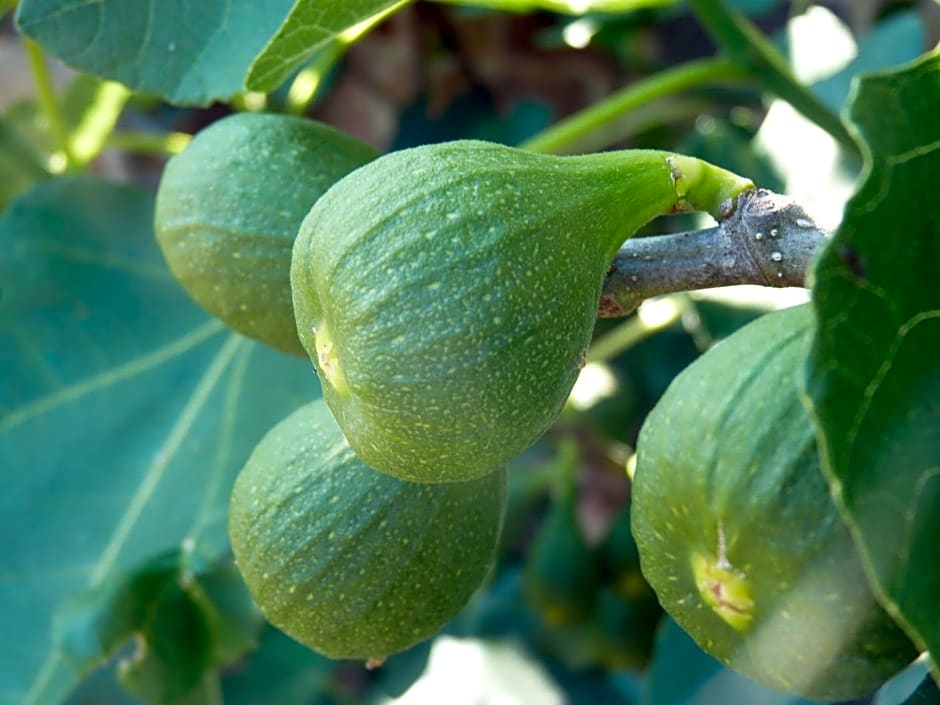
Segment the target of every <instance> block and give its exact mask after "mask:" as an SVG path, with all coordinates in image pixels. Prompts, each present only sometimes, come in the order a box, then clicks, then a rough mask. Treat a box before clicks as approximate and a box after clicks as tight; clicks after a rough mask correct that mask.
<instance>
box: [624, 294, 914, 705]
mask: <svg viewBox="0 0 940 705" xmlns="http://www.w3.org/2000/svg"><path fill="white" fill-rule="evenodd" d="M812 323H813V319H812V312H811V310H810V308H809V306H808V305H805V306H801V307H798V308H793V309H788V310H785V311H781V312H778V313H774V314H769V315H766V316H763V317H761V318H760V319H758V320H756V321H754V322H753V323H750V324H748V325H747V326H745V327H744V328H742V329H740V330H739V331H737V332H736V333H734V334H733V335H731V336H730V337H729V338H728V339H726V340H725V341H723V342H722V343H720V344H719V345H717V346H716V347H714V348H712V349H711V350H709V351H708V352H706V353H705V354H704V355H703V356H701V357H700V358H699V359H698V360H697V361H696V362H694V363H693V364H692V365H690V366H689V367H688V368H687V369H686V370H684V371H683V372H682V373H681V374H680V375H679V376H678V377H676V379H675V380H674V381H673V382H672V384H671V385H670V387H669V389H668V390H667V391H666V393H665V395H664V396H663V398H662V399H661V401H660V402H659V404H658V405H657V406H656V408H655V409H654V410H653V412H652V413H651V414H650V416H649V417H648V418H647V420H646V422H645V423H644V425H643V428H642V430H641V432H640V438H639V442H638V446H637V467H636V473H635V475H634V485H633V500H632V501H633V505H632V507H633V508H632V511H633V517H632V519H633V532H634V536H635V538H636V542H637V546H638V547H639V550H640V560H641V567H642V570H643V573H644V575H645V576H646V578H647V580H648V581H649V583H650V584H651V585H652V586H653V589H654V590H655V591H656V593H657V595H658V596H659V600H660V602H661V603H662V605H663V607H664V608H665V609H666V611H667V612H669V613H670V614H671V615H672V617H673V618H674V619H675V621H676V622H677V623H678V624H679V625H680V626H681V627H683V628H684V629H685V630H686V631H687V632H688V633H689V634H691V635H692V637H693V638H694V639H695V640H696V641H697V642H698V644H699V645H700V646H701V647H702V649H704V650H705V651H707V652H708V653H710V654H711V655H712V656H714V657H716V658H717V659H719V660H720V661H722V662H723V663H725V664H727V665H728V666H730V667H731V668H733V669H735V670H737V671H739V672H741V673H743V674H744V675H746V676H748V677H749V678H751V679H753V680H755V681H757V682H759V683H761V684H763V685H765V686H768V687H770V688H774V689H777V690H781V691H785V692H789V693H794V694H797V695H800V696H803V697H806V698H811V699H815V700H827V701H833V700H850V699H855V698H861V697H865V696H867V695H869V694H870V693H872V692H874V691H875V690H876V689H877V688H878V687H879V686H880V685H881V684H882V683H884V682H885V681H886V680H887V679H888V678H890V677H891V676H892V675H893V674H895V673H896V672H897V671H899V670H900V669H901V668H903V667H904V666H905V665H906V664H907V663H909V662H910V661H911V660H912V659H913V658H915V657H916V655H917V654H916V650H915V649H914V647H913V646H912V645H911V643H910V641H909V640H908V639H907V637H906V636H905V635H904V634H903V633H902V631H901V630H900V629H899V628H898V627H897V626H896V625H895V623H894V622H893V621H892V619H891V618H890V617H889V616H888V614H887V613H886V612H885V611H884V610H883V609H882V608H881V607H880V606H879V604H878V602H877V601H876V599H875V597H874V595H873V594H872V592H871V590H870V588H869V583H868V580H867V579H866V576H865V570H864V569H863V566H862V563H861V561H860V559H859V556H858V553H857V552H856V548H855V545H854V543H853V540H852V537H851V535H850V533H849V529H848V527H847V525H846V524H845V523H844V522H843V520H842V518H841V515H840V513H839V511H838V509H837V507H836V505H835V503H834V502H833V500H832V498H831V496H830V492H829V486H828V484H827V482H826V480H825V478H824V476H823V473H822V470H821V468H820V462H819V456H818V454H817V447H816V437H815V434H814V431H813V428H812V424H811V421H810V418H809V416H808V414H807V413H806V411H805V410H804V409H803V406H802V404H801V402H800V397H799V392H798V375H799V374H800V372H801V370H802V366H803V364H804V360H805V356H806V350H807V345H808V344H809V341H810V338H811V335H812V329H813V325H812Z"/></svg>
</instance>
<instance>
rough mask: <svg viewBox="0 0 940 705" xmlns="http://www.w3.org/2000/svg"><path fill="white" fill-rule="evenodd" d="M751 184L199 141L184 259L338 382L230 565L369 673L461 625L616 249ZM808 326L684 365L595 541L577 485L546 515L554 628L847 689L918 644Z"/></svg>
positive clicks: (228, 303) (544, 612)
mask: <svg viewBox="0 0 940 705" xmlns="http://www.w3.org/2000/svg"><path fill="white" fill-rule="evenodd" d="M748 188H751V183H750V182H749V181H748V180H746V179H743V178H741V177H738V176H736V175H734V174H731V173H729V172H727V171H724V170H721V169H719V168H717V167H714V166H712V165H710V164H707V163H705V162H702V161H700V160H697V159H694V158H691V157H685V156H681V155H676V154H671V153H668V152H660V151H651V150H626V151H619V152H607V153H602V154H592V155H584V156H576V157H555V156H546V155H538V154H533V153H529V152H526V151H523V150H520V149H514V148H511V147H505V146H501V145H496V144H490V143H485V142H476V141H458V142H449V143H443V144H436V145H427V146H423V147H417V148H414V149H408V150H402V151H400V152H394V153H391V154H387V155H384V156H378V155H376V154H375V152H374V151H373V150H372V149H371V148H369V147H367V146H365V145H362V144H361V143H359V142H357V141H356V140H354V139H352V138H351V137H349V136H346V135H343V134H341V133H339V132H337V131H335V130H332V129H331V128H328V127H326V126H322V125H318V124H316V123H312V122H310V121H307V120H301V119H297V118H287V117H283V116H272V115H266V116H261V115H236V116H233V117H230V118H227V119H225V120H222V121H220V122H218V123H216V124H214V125H213V126H211V127H210V128H208V129H207V130H205V131H204V132H203V133H200V134H199V135H197V136H196V137H195V138H194V140H193V141H192V143H191V144H190V146H189V147H188V148H187V149H186V150H185V151H184V152H182V153H181V154H180V155H178V156H177V157H175V158H174V159H173V160H171V161H170V163H169V165H168V167H167V169H166V171H165V173H164V176H163V180H162V182H161V185H160V190H159V193H158V198H157V208H156V219H155V220H156V223H155V225H156V233H157V239H158V241H159V243H160V245H161V247H162V248H163V250H164V253H165V255H166V258H167V260H168V262H169V264H170V268H171V270H172V271H173V272H174V274H175V275H176V277H177V278H178V279H179V280H180V282H181V283H182V284H183V286H184V287H185V288H186V289H187V291H189V292H190V294H191V295H192V297H193V298H194V299H195V300H196V301H197V302H198V303H199V304H201V305H202V306H203V307H204V308H205V309H206V310H207V311H209V312H210V313H212V314H214V315H216V316H218V317H220V318H221V319H222V320H223V321H225V322H226V323H227V324H228V325H229V326H231V327H232V328H234V329H235V330H237V331H239V332H241V333H243V334H245V335H248V336H250V337H253V338H256V339H258V340H260V341H261V342H264V343H266V344H268V345H271V346H273V347H275V348H278V349H281V350H283V351H286V352H293V353H297V352H300V353H306V354H307V355H308V356H309V358H310V360H311V362H312V365H313V367H314V368H315V370H316V372H317V374H318V375H319V378H320V382H321V387H322V390H323V400H318V401H313V402H312V403H311V404H309V405H308V406H306V407H304V408H302V409H299V410H297V411H296V412H295V413H293V414H292V415H290V416H288V417H287V418H285V419H284V420H283V421H282V422H281V423H279V424H278V425H276V426H275V427H274V428H272V429H271V430H270V431H269V432H268V434H267V435H266V436H265V437H264V439H263V440H262V441H261V442H260V443H259V444H258V446H257V447H256V449H255V451H254V452H253V453H252V455H251V457H250V458H249V459H248V461H247V463H246V465H245V467H244V469H243V470H242V472H241V474H240V476H239V478H238V480H237V482H236V483H235V486H234V489H233V492H232V498H231V511H230V523H229V533H230V537H231V542H232V547H233V550H234V553H235V558H236V561H237V565H238V567H239V569H240V571H241V573H242V575H243V576H244V578H245V581H246V583H247V584H248V587H249V589H250V590H251V592H252V594H253V596H254V598H255V600H256V602H257V604H258V605H259V607H260V608H261V610H262V611H263V612H264V614H265V615H266V616H267V618H268V619H269V620H270V621H271V622H272V623H273V624H275V625H276V626H278V627H279V628H281V629H282V630H283V631H285V632H286V633H288V634H290V635H291V636H293V637H294V638H295V639H297V640H298V641H301V642H302V643H304V644H306V645H308V646H310V647H311V648H313V649H315V650H317V651H320V652H321V653H324V654H327V655H328V656H331V657H334V658H355V659H365V660H372V661H380V660H381V659H383V658H385V657H386V656H388V655H390V654H393V653H395V652H397V651H400V650H402V649H405V648H408V647H409V646H411V645H412V644H414V643H416V642H418V641H420V640H423V639H426V638H428V637H429V636H431V635H433V634H434V633H435V632H437V631H438V630H440V629H441V628H442V627H444V626H445V625H446V624H447V623H448V622H449V621H450V620H451V619H453V617H454V616H455V615H456V614H457V613H458V612H459V611H460V610H461V609H462V608H463V606H464V605H465V604H466V603H467V601H468V600H469V598H470V596H471V595H472V594H473V593H474V591H475V590H477V588H479V587H480V586H481V585H482V584H483V582H484V581H485V580H486V578H487V576H488V575H489V573H490V572H491V570H492V568H493V565H494V561H495V559H496V556H497V549H498V546H499V542H500V534H501V531H502V526H503V523H504V519H505V511H506V509H505V507H506V481H507V480H506V474H507V471H506V468H507V466H508V464H509V463H510V462H511V461H512V460H513V459H514V458H515V457H517V456H518V455H519V454H520V453H522V452H523V451H524V450H526V449H527V448H528V447H529V446H531V445H532V444H533V443H534V442H535V441H536V440H537V439H538V438H539V437H540V436H541V435H542V434H543V433H544V432H545V431H546V430H547V429H548V428H549V426H550V425H552V423H553V422H554V421H555V420H556V418H557V417H558V415H559V413H560V412H561V410H562V407H563V405H564V403H565V401H566V399H567V397H568V394H569V392H570V390H571V387H572V385H573V384H574V381H575V379H576V377H577V375H578V373H579V370H580V367H581V366H582V365H583V360H584V357H585V353H586V350H587V347H588V345H589V344H590V341H591V336H592V332H593V326H594V321H595V318H596V314H597V308H598V301H599V298H600V293H601V287H602V284H603V282H604V278H605V275H606V272H607V269H608V267H609V264H610V262H611V260H612V258H613V256H614V254H615V252H616V251H617V249H618V248H619V246H620V245H621V244H622V242H623V241H624V240H625V239H626V238H628V237H630V236H631V235H632V234H633V233H635V232H636V231H637V230H638V229H639V228H640V227H641V226H643V225H644V224H645V223H647V222H649V221H650V220H651V219H653V218H655V217H657V216H659V215H663V214H667V213H673V212H678V211H687V210H704V211H708V212H710V213H711V214H713V215H715V216H716V217H717V216H719V215H720V214H722V213H723V212H724V209H725V208H726V207H727V204H728V203H729V202H730V201H731V199H733V198H735V197H736V196H737V195H739V194H740V193H741V192H742V191H744V190H746V189H748ZM807 321H808V314H807V313H806V312H805V311H802V310H800V311H797V312H791V313H785V314H778V315H777V316H772V317H767V318H766V319H762V320H761V321H759V322H758V323H756V324H754V325H753V326H751V327H750V328H748V329H745V330H743V331H741V332H740V333H739V334H738V335H736V336H732V338H731V339H729V340H728V341H726V342H724V343H723V344H722V345H721V346H719V347H718V348H716V349H715V350H713V351H710V352H709V353H707V354H706V355H704V356H703V357H702V358H701V359H700V360H699V361H698V362H697V363H695V364H694V365H692V366H691V367H690V368H689V369H688V370H687V371H686V372H685V373H684V374H683V375H681V376H680V377H679V378H677V379H676V380H675V382H674V383H673V386H672V387H671V388H670V390H669V392H667V394H666V396H665V398H664V399H663V400H662V402H661V403H660V405H659V406H658V407H657V409H656V410H655V411H654V413H653V414H652V415H651V417H650V419H649V420H648V421H647V423H646V425H645V426H644V429H643V433H642V434H641V438H640V443H639V447H638V467H637V472H636V482H635V494H634V500H633V506H632V510H631V511H630V512H626V511H625V512H624V513H623V515H622V516H620V517H618V519H617V521H616V522H615V523H614V525H613V526H612V528H611V531H610V534H609V536H608V537H607V539H606V540H605V541H604V542H603V543H602V544H601V546H600V547H594V548H589V547H587V546H586V545H585V543H584V540H583V538H582V537H581V535H580V533H579V530H578V527H577V523H576V521H575V518H574V510H573V500H572V498H571V497H562V498H561V499H559V500H558V501H557V502H556V503H555V504H554V505H553V506H552V508H551V509H550V511H549V513H548V515H547V516H546V517H545V520H544V522H543V523H542V525H541V528H540V529H539V531H538V534H537V536H536V539H535V540H534V542H533V544H532V546H531V549H530V552H529V555H528V558H527V561H526V568H525V576H524V589H525V594H526V596H527V598H528V600H529V602H530V603H531V604H532V606H533V607H534V608H535V610H536V612H537V613H538V614H539V615H540V616H541V618H542V619H543V620H544V622H545V623H546V625H548V626H549V627H551V628H553V629H560V630H568V632H567V633H570V634H572V635H577V638H575V639H574V643H579V644H586V645H589V646H588V647H586V648H593V647H592V646H590V645H597V644H603V645H604V648H603V649H601V651H600V652H599V653H601V652H604V653H607V654H616V656H613V657H599V658H598V661H599V662H600V663H604V664H605V665H608V666H612V667H619V666H630V667H641V666H642V665H644V664H645V663H646V662H647V660H648V659H649V658H650V653H651V651H652V648H653V635H654V632H655V628H656V624H657V623H658V621H659V619H660V617H661V608H660V604H661V605H662V607H664V608H665V609H666V611H667V612H669V613H670V614H671V615H672V616H673V618H675V619H676V621H678V622H679V624H680V625H682V626H683V627H684V628H685V629H686V630H687V631H689V632H690V633H691V634H692V635H693V636H694V637H695V638H696V639H697V641H698V642H699V643H700V645H701V646H702V648H704V649H705V650H706V651H708V652H709V653H711V654H713V655H715V656H716V657H717V658H719V659H720V660H722V661H724V662H725V663H727V664H728V665H730V666H731V667H732V668H735V669H738V670H740V671H741V672H743V673H745V674H747V675H749V676H751V677H753V678H754V679H755V680H758V681H760V682H763V683H765V684H768V685H770V686H771V687H774V688H778V689H781V690H786V691H788V692H793V693H798V694H801V695H805V696H807V697H814V698H824V699H846V698H853V697H860V696H862V695H864V694H867V693H870V692H872V691H873V690H874V689H876V688H877V687H878V686H879V685H880V684H881V683H882V682H884V680H886V679H887V678H888V677H889V676H891V675H892V674H893V673H894V672H895V671H897V670H898V669H899V668H900V667H901V666H903V665H904V664H905V663H906V662H907V661H909V660H910V659H911V658H912V656H913V652H912V647H911V645H910V643H909V642H908V640H907V639H906V637H905V636H904V635H903V634H902V633H901V632H900V630H899V629H898V628H897V626H895V624H894V623H893V621H892V620H891V619H890V617H889V616H888V615H887V614H885V613H884V612H883V611H882V610H881V608H880V607H879V606H878V604H877V601H876V599H875V598H874V596H873V595H872V594H871V593H870V591H869V590H868V587H867V585H868V583H867V580H866V579H865V576H864V572H863V570H862V568H861V565H860V563H859V561H858V557H857V554H856V552H855V549H854V546H853V543H852V540H851V536H850V535H849V533H848V531H847V529H846V528H845V526H844V525H843V523H842V521H841V519H840V517H839V515H838V512H837V511H836V510H835V508H834V506H833V504H832V501H831V500H830V498H829V494H828V489H827V485H826V482H825V480H824V478H823V477H822V475H821V473H820V471H819V461H818V457H817V454H816V448H815V444H814V438H815V437H814V434H813V431H812V427H811V424H810V422H809V419H808V418H807V417H806V415H805V412H803V411H802V408H801V406H800V404H799V400H798V395H797V392H796V386H795V381H794V380H795V374H796V372H795V370H797V369H798V367H799V365H800V364H801V360H802V358H801V355H802V354H803V352H802V351H803V348H802V346H803V344H804V341H805V339H806V331H807V330H808V329H809V328H810V327H811V326H810V325H809V324H808V323H807ZM755 418H757V419H759V422H758V423H756V424H755V422H754V419H755ZM631 514H632V518H631ZM634 537H635V542H634ZM641 569H642V572H641ZM654 591H655V592H654Z"/></svg>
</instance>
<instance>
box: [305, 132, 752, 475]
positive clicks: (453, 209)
mask: <svg viewBox="0 0 940 705" xmlns="http://www.w3.org/2000/svg"><path fill="white" fill-rule="evenodd" d="M750 187H751V183H750V181H748V180H746V179H742V178H741V177H738V176H736V175H734V174H731V173H729V172H726V171H723V170H721V169H718V168H717V167H714V166H712V165H710V164H706V163H705V162H702V161H699V160H697V159H693V158H691V157H684V156H680V155H675V154H670V153H666V152H656V151H643V150H633V151H622V152H608V153H601V154H592V155H586V156H575V157H556V156H549V155H540V154H533V153H529V152H526V151H523V150H520V149H514V148H511V147H505V146H501V145H496V144H490V143H485V142H475V141H458V142H451V143H444V144H436V145H427V146H423V147H417V148H414V149H409V150H403V151H400V152H395V153H392V154H388V155H385V156H383V157H381V158H379V159H377V160H375V161H373V162H371V163H370V164H368V165H366V166H365V167H363V168H361V169H358V170H356V171H355V172H353V173H351V174H350V175H349V176H347V177H345V178H343V179H342V180H340V181H339V182H337V183H336V184H335V185H334V186H333V187H332V188H330V190H329V191H327V193H326V194H324V196H323V197H322V198H321V199H320V200H319V201H317V203H316V204H315V205H314V207H313V208H312V209H311V211H310V213H309V215H308V216H307V217H306V219H304V221H303V224H302V225H301V228H300V232H299V234H298V237H297V240H296V242H295V245H294V252H293V260H292V264H291V287H292V291H293V301H294V310H295V314H296V319H297V328H298V334H299V336H300V340H301V342H302V343H303V345H304V347H305V348H306V350H307V352H308V354H309V355H310V357H311V359H312V361H313V363H314V365H315V366H316V368H317V370H318V372H319V373H320V375H321V378H322V379H323V381H324V385H323V388H324V396H325V398H326V400H327V402H328V403H329V405H330V408H331V409H332V410H333V412H334V414H335V415H336V418H337V421H338V422H339V425H340V427H341V428H342V429H343V432H344V433H345V435H346V437H347V438H348V439H349V443H350V445H351V446H352V447H353V448H354V449H355V450H356V452H357V453H358V454H359V455H360V456H361V457H362V459H363V460H364V461H365V462H367V463H369V464H370V465H371V466H372V467H374V468H376V469H378V470H380V471H382V472H387V473H389V474H392V475H395V476H398V477H401V478H405V479H410V480H416V481H421V482H446V481H453V480H468V479H472V478H475V477H480V476H483V475H486V474H487V473H490V472H493V471H494V470H495V469H497V468H500V467H502V466H504V465H506V464H507V463H508V462H509V461H510V460H511V459H512V458H513V457H515V456H516V455H518V454H519V453H520V452H522V451H523V450H525V449H526V448H527V447H528V446H530V445H531V444H532V443H533V442H534V441H535V440H536V439H537V438H538V437H539V436H540V435H541V434H542V433H543V432H544V431H545V430H546V429H547V428H548V426H549V425H551V423H552V422H553V421H554V419H555V418H556V417H557V415H558V413H559V412H560V411H561V409H562V407H563V405H564V403H565V400H566V398H567V396H568V393H569V391H570V390H571V387H572V385H573V384H574V381H575V379H576V377H577V374H578V371H579V368H580V365H581V362H582V360H583V356H584V353H585V350H586V348H587V346H588V344H589V342H590V339H591V334H592V330H593V326H594V321H595V319H596V314H597V308H598V301H599V299H600V292H601V285H602V283H603V280H604V275H605V273H606V271H607V268H608V267H609V265H610V262H611V260H612V258H613V256H614V253H615V252H616V251H617V249H618V247H619V246H620V244H621V243H622V242H623V241H624V240H625V239H626V238H628V237H629V236H631V235H632V234H633V233H635V232H636V230H637V229H639V228H640V227H641V226H642V225H644V224H645V223H647V222H648V221H650V220H651V219H653V218H655V217H656V216H659V215H662V214H666V213H670V212H675V211H679V210H689V209H699V210H706V211H709V212H711V213H713V214H715V215H720V214H721V213H722V209H723V208H725V207H727V204H728V203H730V202H731V199H732V198H733V197H735V196H736V195H737V194H739V193H740V192H742V191H744V190H745V189H748V188H750Z"/></svg>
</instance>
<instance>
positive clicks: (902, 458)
mask: <svg viewBox="0 0 940 705" xmlns="http://www.w3.org/2000/svg"><path fill="white" fill-rule="evenodd" d="M938 114H940V53H938V52H934V53H932V54H931V55H928V56H925V57H923V58H922V59H920V60H919V61H917V62H915V63H913V64H910V65H908V66H905V67H903V68H901V69H898V70H896V71H890V72H885V73H879V74H871V75H869V76H867V77H864V78H863V79H862V80H861V81H860V82H859V84H858V85H857V87H856V92H855V98H854V100H853V101H852V102H851V106H850V112H849V115H848V121H849V123H850V124H851V125H852V126H853V129H854V131H855V133H856V135H857V137H858V139H859V140H860V142H861V143H862V144H863V145H864V150H865V152H866V167H865V173H864V176H863V181H862V184H861V187H860V188H859V189H858V191H857V192H856V194H855V195H854V196H853V197H852V199H851V201H850V202H849V204H848V205H847V207H846V212H845V217H844V220H843V222H842V225H841V226H840V228H839V230H838V232H837V233H836V235H835V237H834V239H833V240H832V241H831V242H830V243H829V245H828V246H827V247H826V249H825V251H824V252H823V254H822V256H821V257H820V259H819V262H818V265H817V267H816V269H815V276H814V280H815V281H814V284H813V300H814V302H815V306H816V311H817V315H818V319H819V321H818V325H819V328H818V332H817V336H816V340H815V343H814V346H813V350H812V352H811V354H810V358H809V361H808V368H807V380H806V391H807V395H808V400H809V402H810V404H811V407H812V409H811V410H812V413H813V415H814V417H815V422H816V425H817V433H818V436H819V441H820V451H821V455H822V459H823V465H824V469H825V470H826V472H827V475H828V476H829V479H830V482H831V484H832V488H833V494H834V496H835V498H836V500H837V502H838V503H839V505H840V508H841V509H842V510H843V513H844V515H845V517H846V519H847V521H848V522H849V524H850V526H851V527H852V529H853V533H854V535H855V538H856V540H857V543H858V546H859V549H860V552H861V554H862V557H863V559H864V561H865V563H866V568H867V569H868V573H869V577H870V578H871V580H872V584H873V587H874V589H875V591H876V594H877V595H878V597H879V599H881V600H882V601H883V603H884V604H885V607H886V608H887V609H888V611H889V612H890V613H891V614H892V615H893V616H894V617H895V618H896V619H897V620H898V621H899V623H900V624H901V625H902V626H903V627H904V628H905V629H906V631H907V632H908V633H909V635H910V636H911V638H912V639H913V640H914V642H915V643H916V644H917V645H918V646H919V647H920V648H922V649H924V648H926V649H930V650H931V651H932V652H934V653H940V602H938V600H937V593H938V588H940V561H938V560H937V537H938V536H940V356H938V351H940V287H938V285H937V284H938V281H940V200H938V199H937V191H936V179H937V174H938V171H940V121H938V120H937V115H938Z"/></svg>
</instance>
